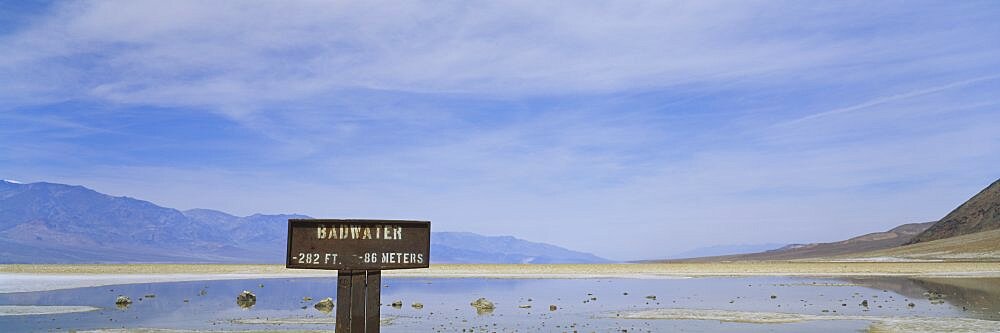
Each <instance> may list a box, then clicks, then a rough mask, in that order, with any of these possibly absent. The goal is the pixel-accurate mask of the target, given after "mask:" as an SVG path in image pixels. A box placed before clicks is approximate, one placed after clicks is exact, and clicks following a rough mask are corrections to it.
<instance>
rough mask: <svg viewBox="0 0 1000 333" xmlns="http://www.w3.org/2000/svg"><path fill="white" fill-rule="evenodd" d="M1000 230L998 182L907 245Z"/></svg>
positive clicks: (999, 190)
mask: <svg viewBox="0 0 1000 333" xmlns="http://www.w3.org/2000/svg"><path fill="white" fill-rule="evenodd" d="M995 229H1000V180H997V181H995V182H993V184H990V186H987V187H986V188H985V189H983V190H982V191H980V192H979V194H976V195H975V196H973V197H972V198H971V199H969V200H968V201H966V202H965V203H963V204H962V205H961V206H958V208H955V210H953V211H951V213H948V215H947V216H945V217H944V218H942V219H941V220H940V221H938V222H937V223H935V224H934V225H932V226H931V227H930V228H927V230H925V231H924V232H922V233H920V234H919V235H917V236H916V237H913V239H912V240H910V241H909V242H908V243H907V244H916V243H921V242H928V241H933V240H938V239H945V238H949V237H955V236H961V235H968V234H973V233H977V232H983V231H989V230H995Z"/></svg>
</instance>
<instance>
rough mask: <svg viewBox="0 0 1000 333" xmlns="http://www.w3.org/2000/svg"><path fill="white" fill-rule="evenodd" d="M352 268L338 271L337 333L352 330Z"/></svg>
mask: <svg viewBox="0 0 1000 333" xmlns="http://www.w3.org/2000/svg"><path fill="white" fill-rule="evenodd" d="M352 275H354V271H352V270H339V271H337V322H336V324H337V329H336V332H337V333H350V332H351V290H352V289H354V288H351V282H352V281H351V277H352Z"/></svg>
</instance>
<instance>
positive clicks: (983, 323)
mask: <svg viewBox="0 0 1000 333" xmlns="http://www.w3.org/2000/svg"><path fill="white" fill-rule="evenodd" d="M614 317H616V318H623V319H645V320H712V321H722V322H734V323H754V324H782V323H795V322H803V321H820V320H862V321H870V322H872V324H871V326H869V328H868V331H869V332H1000V321H992V320H981V319H972V318H948V317H880V316H849V315H843V316H839V315H838V316H835V315H810V314H798V313H780V312H750V311H729V310H709V309H654V310H642V311H628V312H618V313H615V314H614Z"/></svg>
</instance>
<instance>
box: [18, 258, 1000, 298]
mask: <svg viewBox="0 0 1000 333" xmlns="http://www.w3.org/2000/svg"><path fill="white" fill-rule="evenodd" d="M383 275H384V276H386V277H423V278H427V277H431V278H504V279H510V278H647V279H655V278H687V277H706V276H765V275H766V276H817V277H823V276H910V277H1000V263H998V262H784V261H774V262H714V263H658V264H596V265H589V264H560V265H465V264H454V265H444V264H442V265H432V266H431V267H430V268H426V269H409V270H391V271H383ZM334 276H336V272H335V271H326V270H291V269H286V268H285V267H284V266H283V265H219V264H142V265H125V264H112V265H0V293H10V292H26V291H41V290H55V289H69V288H79V287H93V286H103V285H115V284H132V283H152V282H173V281H201V280H223V279H264V278H299V277H334Z"/></svg>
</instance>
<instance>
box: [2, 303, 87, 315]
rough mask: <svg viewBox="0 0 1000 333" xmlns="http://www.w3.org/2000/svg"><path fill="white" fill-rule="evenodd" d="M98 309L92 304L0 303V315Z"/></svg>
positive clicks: (42, 313)
mask: <svg viewBox="0 0 1000 333" xmlns="http://www.w3.org/2000/svg"><path fill="white" fill-rule="evenodd" d="M95 310H100V308H95V307H92V306H66V305H0V316H27V315H44V314H58V313H73V312H87V311H95Z"/></svg>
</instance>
